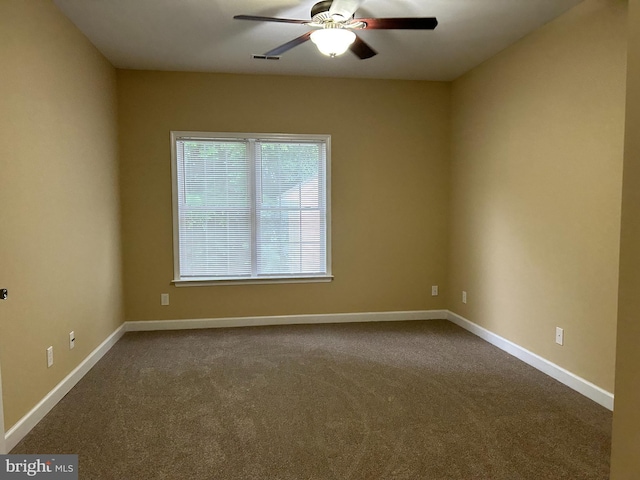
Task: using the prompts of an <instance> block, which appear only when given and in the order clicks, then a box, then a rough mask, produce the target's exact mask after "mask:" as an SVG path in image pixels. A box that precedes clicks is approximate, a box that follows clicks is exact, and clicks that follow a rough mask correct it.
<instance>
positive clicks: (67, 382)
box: [5, 324, 126, 451]
mask: <svg viewBox="0 0 640 480" xmlns="http://www.w3.org/2000/svg"><path fill="white" fill-rule="evenodd" d="M125 325H126V324H122V325H120V327H118V329H117V330H116V331H115V332H113V333H112V334H111V335H109V336H108V337H107V339H106V340H105V341H104V342H102V343H101V344H100V345H99V346H98V347H97V348H96V349H95V350H94V351H93V352H91V353H90V354H89V355H88V356H87V358H85V359H84V360H83V361H82V363H80V365H78V366H77V367H76V368H74V369H73V370H72V371H71V373H69V375H67V376H66V377H65V378H64V379H63V380H62V381H61V382H60V383H58V385H56V386H55V387H54V388H53V390H51V391H50V392H49V393H48V394H47V395H46V396H45V397H44V398H43V399H42V400H40V402H39V403H38V404H37V405H36V406H35V407H33V408H32V409H31V411H30V412H29V413H27V414H26V415H25V416H24V417H22V418H21V419H20V420H19V421H18V423H16V424H15V425H14V426H13V427H11V428H10V429H9V430H8V431H7V433H6V434H5V443H6V446H5V448H6V450H7V451H11V449H12V448H13V447H15V446H16V445H17V444H18V443H19V442H20V440H22V439H23V438H24V437H25V435H26V434H27V433H29V432H30V431H31V429H32V428H33V427H35V426H36V425H37V424H38V422H39V421H40V420H42V419H43V418H44V416H45V415H46V414H47V413H49V411H51V409H52V408H53V407H55V406H56V404H57V403H58V402H59V401H60V400H62V398H63V397H64V396H65V395H66V394H67V393H69V390H71V389H72V388H73V387H74V386H75V384H76V383H78V382H79V381H80V379H81V378H82V377H84V376H85V375H86V374H87V372H88V371H89V370H91V368H92V367H93V366H94V365H95V364H96V363H98V360H100V359H101V358H102V357H103V356H104V354H105V353H107V352H108V351H109V350H110V349H111V347H113V345H115V343H116V342H117V341H118V340H120V337H122V335H124V333H125V332H126V326H125Z"/></svg>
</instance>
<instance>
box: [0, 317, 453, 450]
mask: <svg viewBox="0 0 640 480" xmlns="http://www.w3.org/2000/svg"><path fill="white" fill-rule="evenodd" d="M447 313H448V312H447V310H416V311H405V312H375V313H338V314H326V315H288V316H273V317H237V318H204V319H193V320H158V321H140V322H125V323H124V324H122V325H121V326H120V327H119V328H118V329H117V330H116V331H115V332H113V333H112V334H111V335H109V337H107V339H106V340H105V341H104V342H102V343H101V344H100V345H99V346H98V347H97V348H96V349H95V350H94V351H93V352H91V353H90V354H89V355H88V356H87V358H85V359H84V360H83V361H82V363H80V365H78V366H77V367H76V368H75V369H73V371H72V372H71V373H69V375H67V376H66V377H65V378H64V379H63V380H62V381H61V382H60V383H58V385H56V386H55V387H54V388H53V390H51V391H50V392H49V393H48V394H47V395H46V396H45V397H44V398H43V399H42V400H41V401H40V402H39V403H38V404H37V405H36V406H35V407H33V408H32V409H31V411H30V412H29V413H27V414H26V415H25V416H24V417H22V418H21V419H20V420H19V421H18V423H16V424H15V425H14V426H13V427H11V428H10V429H9V430H8V431H7V433H6V434H5V435H4V438H3V440H4V443H5V445H4V450H5V451H7V452H8V451H11V449H12V448H13V447H15V446H16V445H17V444H18V443H19V442H20V440H22V439H23V438H24V437H25V436H26V435H27V434H28V433H29V432H30V431H31V429H32V428H33V427H35V426H36V425H37V424H38V422H39V421H40V420H42V418H44V416H45V415H46V414H47V413H49V412H50V411H51V409H52V408H53V407H55V406H56V404H57V403H58V402H59V401H60V400H62V398H63V397H64V396H65V395H66V394H67V393H69V391H70V390H71V389H72V388H73V387H74V386H75V385H76V384H77V383H78V382H79V381H80V379H81V378H82V377H84V376H85V375H86V374H87V372H88V371H89V370H91V368H92V367H93V366H94V365H95V364H96V363H97V362H98V361H99V360H100V359H101V358H102V357H103V356H104V354H105V353H107V352H108V351H109V350H110V349H111V347H112V346H113V345H115V343H116V342H117V341H118V340H120V338H121V337H122V335H124V334H125V332H136V331H152V330H183V329H195V328H220V327H244V326H256V325H293V324H318V323H347V322H384V321H401V320H435V319H442V320H444V319H446V318H447ZM0 432H1V431H0ZM0 448H2V442H0ZM1 453H3V452H2V451H0V454H1Z"/></svg>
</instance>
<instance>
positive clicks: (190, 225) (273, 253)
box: [171, 132, 331, 285]
mask: <svg viewBox="0 0 640 480" xmlns="http://www.w3.org/2000/svg"><path fill="white" fill-rule="evenodd" d="M171 145H172V150H171V157H172V158H171V160H172V173H173V225H174V283H176V284H177V285H180V284H183V285H202V284H213V283H220V282H223V283H226V282H234V281H245V282H260V281H272V282H273V281H329V280H330V279H331V270H330V264H331V261H330V209H329V204H330V194H329V191H330V190H329V172H330V137H329V136H328V135H275V134H236V133H200V132H171Z"/></svg>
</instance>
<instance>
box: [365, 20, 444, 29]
mask: <svg viewBox="0 0 640 480" xmlns="http://www.w3.org/2000/svg"><path fill="white" fill-rule="evenodd" d="M356 20H357V21H359V22H364V23H365V24H366V25H367V26H366V27H365V28H367V29H378V30H433V29H434V28H436V26H437V25H438V20H436V18H435V17H408V18H356Z"/></svg>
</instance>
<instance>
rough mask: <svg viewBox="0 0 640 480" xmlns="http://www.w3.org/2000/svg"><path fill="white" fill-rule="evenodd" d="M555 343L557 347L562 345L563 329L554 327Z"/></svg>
mask: <svg viewBox="0 0 640 480" xmlns="http://www.w3.org/2000/svg"><path fill="white" fill-rule="evenodd" d="M556 343H557V344H558V345H564V329H563V328H560V327H556Z"/></svg>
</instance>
